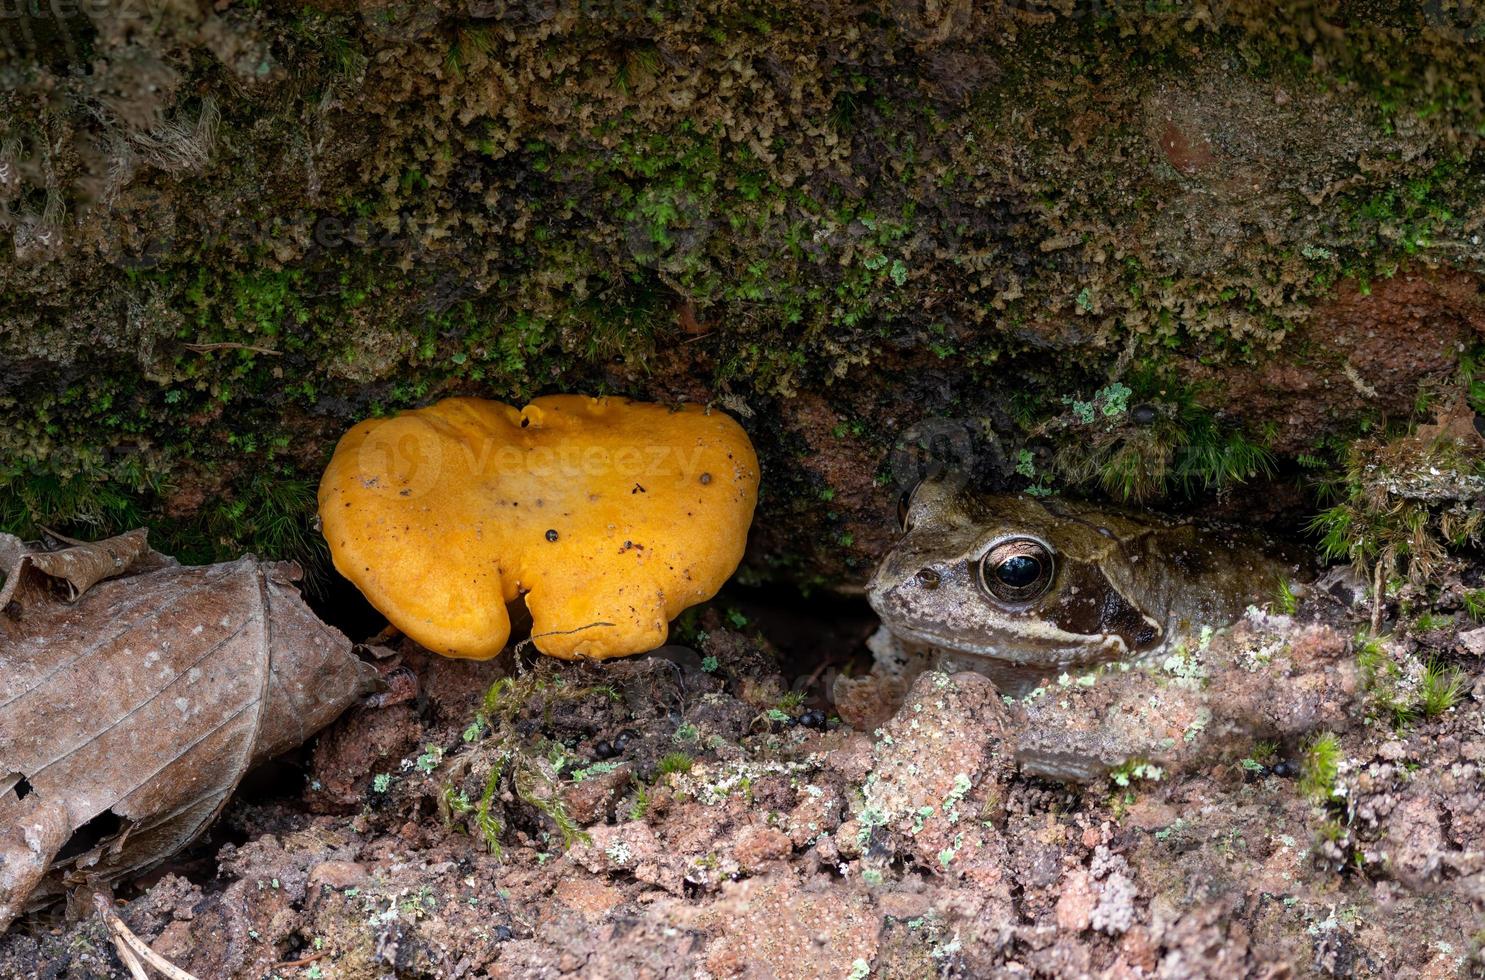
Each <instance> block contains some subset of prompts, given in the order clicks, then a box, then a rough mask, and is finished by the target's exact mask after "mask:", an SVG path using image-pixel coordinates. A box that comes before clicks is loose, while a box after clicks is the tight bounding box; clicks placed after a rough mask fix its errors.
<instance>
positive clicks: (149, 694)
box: [0, 531, 376, 932]
mask: <svg viewBox="0 0 1485 980" xmlns="http://www.w3.org/2000/svg"><path fill="white" fill-rule="evenodd" d="M0 562H3V565H0V569H3V571H4V573H5V575H6V580H5V584H4V586H3V588H0V932H3V931H4V929H5V928H6V927H7V926H9V924H10V922H11V921H12V920H13V919H14V918H15V917H16V916H17V915H19V914H20V913H21V912H22V911H24V910H25V909H27V908H30V907H34V906H36V905H39V904H42V903H44V902H46V901H48V900H51V899H53V898H56V897H57V896H59V895H60V894H62V892H64V891H65V889H66V888H67V887H69V886H70V885H74V884H80V883H82V882H85V881H111V880H113V879H116V878H119V877H122V876H124V875H127V874H130V873H132V872H135V871H138V870H141V869H143V868H146V867H148V866H150V865H153V864H156V863H158V862H159V861H161V860H163V859H164V858H166V857H168V856H169V855H170V854H172V853H174V852H175V851H177V850H179V849H180V848H181V847H183V846H185V845H186V844H188V843H189V842H190V841H191V840H193V839H194V838H195V837H196V836H198V835H199V834H200V833H201V832H202V831H203V830H205V829H206V827H207V826H209V825H210V823H211V822H212V820H213V819H214V818H215V817H216V816H217V815H218V814H219V813H220V812H221V810H222V808H223V807H224V806H225V805H226V802H227V799H228V798H229V797H230V795H231V793H232V791H233V789H235V788H236V786H237V784H238V782H239V781H240V780H241V778H242V776H243V774H244V773H245V772H246V771H247V770H248V768H249V767H250V766H252V765H253V764H255V763H257V762H260V761H263V760H265V759H268V758H270V757H271V756H273V755H276V754H278V753H280V752H283V751H285V750H287V749H289V748H292V747H293V746H295V745H298V744H299V743H301V742H303V741H304V740H305V739H306V738H308V737H309V736H310V735H312V734H313V733H314V732H315V731H317V730H318V729H320V728H321V727H323V726H324V725H326V724H328V723H329V722H330V721H332V720H333V719H334V718H335V717H336V716H337V715H339V714H340V713H341V712H342V711H343V710H344V709H345V708H346V707H348V706H349V705H350V704H352V703H353V702H354V701H355V700H356V699H357V698H359V697H360V696H362V695H363V694H365V693H367V692H369V691H370V690H372V689H373V688H374V686H375V684H376V681H375V676H376V672H375V671H374V670H373V669H372V668H371V667H370V666H369V665H367V664H364V663H362V662H361V661H360V660H359V659H357V657H356V656H355V654H354V653H353V652H352V645H351V642H350V641H349V640H348V639H346V637H345V636H343V635H342V634H341V633H340V632H338V631H337V630H335V629H332V628H331V627H329V626H327V625H325V624H324V623H323V622H321V621H320V620H319V619H318V618H317V617H316V616H315V614H314V613H313V612H311V611H310V609H309V608H308V607H307V606H306V605H305V604H304V601H303V599H301V598H300V595H299V592H298V590H297V589H296V588H295V587H294V585H293V582H294V580H295V579H296V578H297V576H298V568H297V566H294V565H293V564H291V563H274V562H259V561H258V560H256V559H254V558H251V557H248V558H242V559H239V560H237V561H235V562H228V563H224V564H220V565H205V566H196V567H188V566H179V565H175V564H174V563H172V562H171V561H170V560H169V559H165V558H163V557H162V556H160V555H158V554H156V553H155V552H152V551H150V550H149V548H148V545H147V544H146V542H145V536H144V532H143V531H136V532H131V533H130V534H126V535H121V536H120V537H117V538H112V539H109V540H108V541H100V542H97V543H95V544H91V545H86V544H83V545H77V546H76V547H73V548H68V549H64V550H61V551H56V552H46V553H38V552H36V551H34V550H32V549H30V548H27V547H26V546H24V545H22V544H21V542H19V541H18V540H17V539H15V538H13V537H11V536H9V535H0ZM125 573H128V574H125ZM118 576H122V577H118ZM59 591H60V592H61V594H62V595H63V596H71V597H73V598H74V599H75V601H73V602H70V603H68V602H64V601H61V599H59V598H58V592H59ZM7 602H8V603H9V604H8V606H7V605H6V603H7ZM100 834H101V836H99V835H100ZM69 842H71V843H70V844H69Z"/></svg>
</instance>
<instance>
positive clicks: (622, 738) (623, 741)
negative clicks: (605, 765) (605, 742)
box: [614, 728, 639, 752]
mask: <svg viewBox="0 0 1485 980" xmlns="http://www.w3.org/2000/svg"><path fill="white" fill-rule="evenodd" d="M637 738H639V733H638V732H636V731H635V730H634V729H632V728H626V729H624V730H623V731H622V732H620V733H619V734H617V735H615V736H614V748H615V749H617V750H618V751H620V752H623V751H624V749H625V748H627V747H628V745H629V743H630V742H632V741H634V740H635V739H637Z"/></svg>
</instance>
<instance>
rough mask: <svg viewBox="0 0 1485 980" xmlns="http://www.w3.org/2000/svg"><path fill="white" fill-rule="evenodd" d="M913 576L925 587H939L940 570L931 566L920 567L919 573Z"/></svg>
mask: <svg viewBox="0 0 1485 980" xmlns="http://www.w3.org/2000/svg"><path fill="white" fill-rule="evenodd" d="M913 578H914V579H916V580H917V582H918V584H919V585H921V586H922V587H923V588H925V589H936V588H938V572H935V571H934V570H933V569H931V568H920V569H918V574H917V575H914V576H913Z"/></svg>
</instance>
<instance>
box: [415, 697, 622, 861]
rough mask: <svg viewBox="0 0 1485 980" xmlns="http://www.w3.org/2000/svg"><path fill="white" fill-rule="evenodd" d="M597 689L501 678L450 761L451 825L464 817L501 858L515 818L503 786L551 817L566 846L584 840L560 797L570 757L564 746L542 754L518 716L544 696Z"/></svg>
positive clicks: (446, 811) (445, 792) (445, 803)
mask: <svg viewBox="0 0 1485 980" xmlns="http://www.w3.org/2000/svg"><path fill="white" fill-rule="evenodd" d="M593 693H594V691H593V689H590V688H581V687H574V688H568V687H564V686H561V685H554V684H551V683H550V682H548V681H547V680H545V679H544V678H543V677H541V676H539V675H538V674H537V673H536V672H531V673H527V674H523V675H521V676H520V677H502V678H501V679H500V680H498V681H496V682H495V683H494V684H491V685H490V688H489V690H487V691H486V692H485V697H484V701H483V703H482V706H481V709H480V711H479V712H478V713H477V715H476V716H475V719H474V721H473V722H471V724H470V725H469V727H468V728H466V729H465V732H464V737H463V741H464V742H465V743H466V745H467V746H468V747H467V748H466V749H465V750H464V751H462V752H460V753H459V754H457V755H455V756H453V757H452V759H450V760H449V762H448V766H447V770H446V772H445V776H444V781H443V784H442V787H441V789H440V790H439V794H438V806H439V812H440V813H441V814H442V816H443V818H444V821H445V822H446V823H449V824H450V825H452V824H454V823H455V822H456V821H458V822H461V823H462V824H463V825H464V826H465V827H467V828H469V829H470V830H471V831H473V832H477V833H478V834H479V836H480V838H481V839H482V840H483V841H484V842H485V846H486V847H488V848H489V849H490V853H492V854H495V855H499V853H500V851H501V843H500V841H501V838H502V837H503V836H504V834H505V830H506V827H507V824H508V822H509V817H510V815H509V813H508V805H507V804H505V803H503V802H501V801H502V795H501V794H502V790H503V791H505V792H506V793H508V794H509V798H511V799H513V800H515V801H517V802H518V803H519V804H522V805H524V806H525V807H528V808H529V809H530V810H531V811H534V812H535V813H536V814H538V815H539V816H540V817H545V818H546V820H547V821H548V822H549V823H550V825H551V826H552V827H553V828H554V829H555V830H556V831H557V833H558V834H559V835H560V836H561V838H562V846H563V847H570V846H572V845H573V844H574V843H576V842H577V841H580V840H586V839H587V835H586V834H585V833H583V831H582V829H581V828H580V827H579V826H578V825H577V824H576V823H575V822H574V821H573V819H572V817H571V815H569V814H568V812H567V805H566V803H565V802H564V801H563V799H562V795H561V781H560V778H559V777H560V774H561V771H562V767H563V765H564V764H565V763H566V762H567V761H570V760H569V759H568V758H567V757H566V755H565V753H564V752H563V751H562V750H561V749H560V747H557V748H554V749H553V750H552V751H551V752H550V753H544V752H543V749H542V746H540V745H533V744H530V743H529V742H528V740H527V739H526V738H524V737H522V736H521V735H520V734H519V732H518V731H517V728H516V720H517V718H518V716H520V715H521V714H522V713H523V712H526V711H530V710H532V706H533V704H535V703H537V702H538V701H539V702H541V703H545V704H548V705H549V704H550V703H551V702H553V701H554V700H567V701H571V700H581V699H583V698H586V697H588V696H589V695H591V694H593ZM482 736H484V737H483V738H482ZM471 790H473V792H471Z"/></svg>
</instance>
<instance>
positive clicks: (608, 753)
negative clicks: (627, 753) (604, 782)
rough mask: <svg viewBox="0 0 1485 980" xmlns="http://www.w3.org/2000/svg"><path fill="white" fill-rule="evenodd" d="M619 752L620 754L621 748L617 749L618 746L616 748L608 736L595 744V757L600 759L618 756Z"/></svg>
mask: <svg viewBox="0 0 1485 980" xmlns="http://www.w3.org/2000/svg"><path fill="white" fill-rule="evenodd" d="M618 754H619V750H618V749H616V748H614V746H613V743H611V742H610V741H609V740H608V739H606V738H605V739H600V740H599V741H598V742H597V743H595V744H594V746H593V758H595V759H599V760H602V759H612V758H613V757H614V756H616V755H618Z"/></svg>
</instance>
